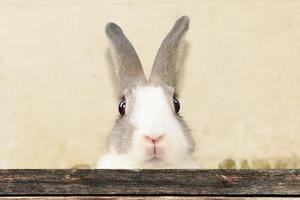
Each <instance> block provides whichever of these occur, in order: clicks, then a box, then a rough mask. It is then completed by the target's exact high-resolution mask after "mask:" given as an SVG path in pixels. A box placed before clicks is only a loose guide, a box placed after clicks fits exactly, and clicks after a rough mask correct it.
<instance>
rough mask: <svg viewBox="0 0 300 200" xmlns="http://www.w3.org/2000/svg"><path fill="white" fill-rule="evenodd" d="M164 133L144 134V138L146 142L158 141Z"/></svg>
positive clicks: (153, 142)
mask: <svg viewBox="0 0 300 200" xmlns="http://www.w3.org/2000/svg"><path fill="white" fill-rule="evenodd" d="M164 136H165V135H164V134H161V135H158V136H149V135H144V139H145V140H146V141H147V142H150V143H152V144H155V143H158V142H160V141H161V140H162V139H163V138H164Z"/></svg>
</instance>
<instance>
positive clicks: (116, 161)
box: [96, 153, 199, 169]
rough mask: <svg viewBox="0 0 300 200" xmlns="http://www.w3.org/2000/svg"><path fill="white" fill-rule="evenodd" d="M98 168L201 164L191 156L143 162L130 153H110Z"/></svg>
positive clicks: (191, 166)
mask: <svg viewBox="0 0 300 200" xmlns="http://www.w3.org/2000/svg"><path fill="white" fill-rule="evenodd" d="M96 168H98V169H197V168H199V166H198V165H197V164H196V163H195V162H194V161H193V160H191V159H190V158H185V159H183V160H181V161H180V162H178V163H169V162H166V161H164V160H162V159H159V158H155V157H154V158H151V159H148V160H145V161H142V162H136V161H135V160H132V159H130V156H128V155H125V154H124V155H120V154H115V153H108V154H106V155H104V156H102V157H101V159H100V160H99V162H98V163H97V167H96Z"/></svg>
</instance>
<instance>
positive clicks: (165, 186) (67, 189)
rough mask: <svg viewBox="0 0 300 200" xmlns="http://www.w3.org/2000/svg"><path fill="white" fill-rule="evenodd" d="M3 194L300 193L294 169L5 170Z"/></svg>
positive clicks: (299, 175) (0, 178) (0, 180)
mask: <svg viewBox="0 0 300 200" xmlns="http://www.w3.org/2000/svg"><path fill="white" fill-rule="evenodd" d="M0 195H1V196H7V195H10V196H15V195H27V196H28V195H30V196H34V195H39V196H41V195H46V196H51V195H67V196H77V195H93V196H94V195H104V196H107V195H118V196H120V195H138V196H141V195H142V196H143V195H148V196H149V195H150V196H153V195H154V196H176V195H181V196H182V195H187V196H193V195H196V196H199V195H201V196H249V197H250V196H253V197H254V196H257V197H267V196H270V197H272V196H281V197H289V196H294V197H295V196H300V169H293V170H221V169H220V170H86V169H77V170H32V169H25V170H19V169H15V170H0Z"/></svg>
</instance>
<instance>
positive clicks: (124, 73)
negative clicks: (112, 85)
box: [105, 23, 146, 90]
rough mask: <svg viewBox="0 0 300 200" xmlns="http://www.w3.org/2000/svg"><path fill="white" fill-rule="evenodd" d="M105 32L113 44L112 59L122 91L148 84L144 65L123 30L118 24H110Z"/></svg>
mask: <svg viewBox="0 0 300 200" xmlns="http://www.w3.org/2000/svg"><path fill="white" fill-rule="evenodd" d="M105 32H106V35H107V37H108V38H109V40H110V41H111V44H112V53H113V55H112V58H113V61H114V65H115V69H116V74H117V76H118V78H119V80H120V82H121V83H120V84H121V89H122V90H125V89H126V88H129V87H131V86H134V85H136V84H139V83H144V82H146V77H145V74H144V71H143V67H142V64H141V62H140V60H139V58H138V56H137V54H136V52H135V49H134V48H133V46H132V44H131V43H130V42H129V40H128V39H127V38H126V36H125V35H124V33H123V31H122V29H121V28H120V27H119V26H118V25H117V24H114V23H108V24H107V25H106V29H105Z"/></svg>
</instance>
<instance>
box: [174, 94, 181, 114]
mask: <svg viewBox="0 0 300 200" xmlns="http://www.w3.org/2000/svg"><path fill="white" fill-rule="evenodd" d="M173 103H174V108H175V112H176V113H178V112H179V110H180V103H179V101H178V99H176V98H175V97H173Z"/></svg>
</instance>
